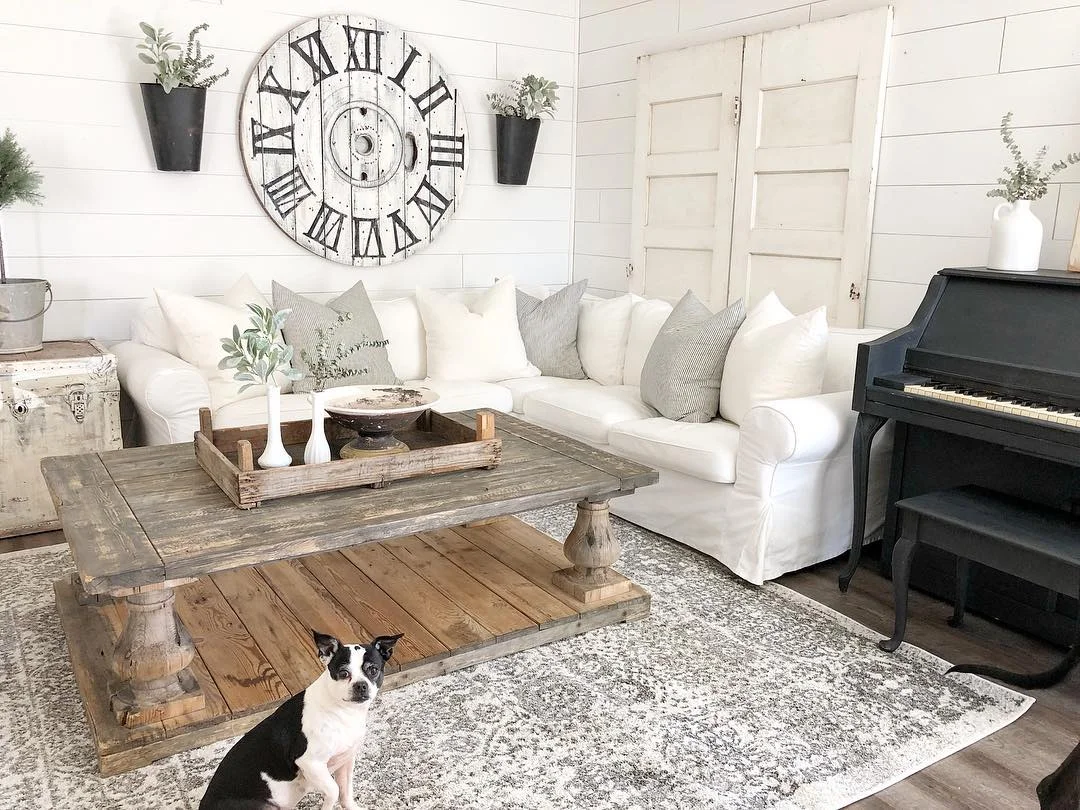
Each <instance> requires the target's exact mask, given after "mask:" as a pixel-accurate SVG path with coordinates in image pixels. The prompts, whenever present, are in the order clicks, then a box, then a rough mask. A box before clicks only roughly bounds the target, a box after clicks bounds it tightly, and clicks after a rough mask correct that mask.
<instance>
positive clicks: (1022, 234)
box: [986, 200, 1043, 273]
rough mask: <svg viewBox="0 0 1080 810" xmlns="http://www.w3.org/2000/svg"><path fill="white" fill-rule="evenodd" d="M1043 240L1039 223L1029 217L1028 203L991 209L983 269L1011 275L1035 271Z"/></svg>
mask: <svg viewBox="0 0 1080 810" xmlns="http://www.w3.org/2000/svg"><path fill="white" fill-rule="evenodd" d="M1042 237H1043V226H1042V222H1040V221H1039V218H1038V217H1037V216H1035V215H1034V214H1033V213H1031V200H1017V201H1016V202H1011V203H1010V202H1003V203H1002V204H1001V205H999V206H998V207H997V208H995V209H994V221H993V223H992V224H991V226H990V257H989V258H988V259H987V261H986V266H987V267H989V268H991V269H992V270H1011V271H1012V272H1014V273H1031V272H1034V271H1035V270H1038V269H1039V253H1040V252H1041V251H1042Z"/></svg>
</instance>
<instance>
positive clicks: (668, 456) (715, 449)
mask: <svg viewBox="0 0 1080 810" xmlns="http://www.w3.org/2000/svg"><path fill="white" fill-rule="evenodd" d="M608 444H610V445H611V449H612V451H613V452H616V453H619V454H620V455H624V456H626V457H627V458H629V459H633V460H634V461H640V462H641V463H642V464H655V465H657V466H659V467H666V468H667V469H669V470H675V471H676V472H681V473H685V474H686V475H692V476H694V477H695V478H700V479H702V480H704V481H714V482H716V483H718V484H731V483H733V482H734V481H735V458H736V456H737V454H738V450H739V426H738V425H733V424H732V423H731V422H725V421H723V420H722V419H714V420H713V421H711V422H675V421H672V420H671V419H665V418H664V417H659V418H657V419H639V420H637V421H634V422H622V423H620V424H618V425H615V426H614V427H612V428H611V431H610V432H609V433H608Z"/></svg>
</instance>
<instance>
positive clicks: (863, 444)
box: [840, 413, 889, 592]
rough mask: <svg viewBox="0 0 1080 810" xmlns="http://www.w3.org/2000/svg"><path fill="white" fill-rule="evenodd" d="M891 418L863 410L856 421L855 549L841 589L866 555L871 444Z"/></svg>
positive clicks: (853, 448) (853, 460)
mask: <svg viewBox="0 0 1080 810" xmlns="http://www.w3.org/2000/svg"><path fill="white" fill-rule="evenodd" d="M887 421H889V420H888V419H886V418H885V417H884V416H875V415H874V414H870V413H860V414H859V420H858V421H857V422H856V423H855V437H854V439H853V440H852V443H851V474H852V484H853V489H854V498H853V508H854V510H855V514H854V520H853V521H852V525H851V553H850V554H849V555H848V562H847V566H846V567H845V568H844V571H843V573H841V574H840V590H841V592H843V591H846V590H847V589H848V585H849V584H850V583H851V578H852V577H853V576H855V570H856V569H857V568H858V567H859V557H860V556H862V547H863V540H864V539H865V535H866V489H867V479H868V478H869V476H870V447H871V446H872V444H873V442H874V435H875V434H876V433H877V432H878V431H879V430H881V426H882V425H884V424H885V423H886V422H887Z"/></svg>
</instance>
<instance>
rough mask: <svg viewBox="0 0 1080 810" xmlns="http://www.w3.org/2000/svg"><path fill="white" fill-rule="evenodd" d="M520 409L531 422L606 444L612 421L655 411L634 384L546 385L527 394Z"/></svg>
mask: <svg viewBox="0 0 1080 810" xmlns="http://www.w3.org/2000/svg"><path fill="white" fill-rule="evenodd" d="M523 412H524V414H525V418H526V419H528V420H529V421H530V422H535V423H536V424H538V425H542V426H543V427H546V428H551V429H552V430H557V431H558V432H560V433H565V434H566V435H568V436H573V437H574V438H575V439H581V440H583V441H586V442H591V443H592V444H607V440H608V431H609V430H610V429H611V427H612V425H617V424H619V423H620V422H627V421H630V420H632V419H650V418H652V417H654V416H656V415H657V413H656V411H654V410H653V409H652V408H650V407H649V406H648V405H646V404H645V403H644V402H642V401H641V397H640V396H639V395H638V389H637V386H635V385H605V386H601V387H599V388H594V387H585V386H580V387H579V386H572V387H557V388H547V389H544V390H542V391H537V392H535V393H532V394H529V395H528V396H526V397H525V407H524V411H523Z"/></svg>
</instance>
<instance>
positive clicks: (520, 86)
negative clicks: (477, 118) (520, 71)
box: [487, 73, 559, 118]
mask: <svg viewBox="0 0 1080 810" xmlns="http://www.w3.org/2000/svg"><path fill="white" fill-rule="evenodd" d="M558 91H559V85H558V83H557V82H553V81H550V80H549V79H545V78H544V77H543V76H534V75H533V74H532V73H530V74H529V75H528V76H523V77H522V78H520V79H514V80H513V81H512V82H510V83H509V84H507V86H506V87H505V88H504V89H502V90H500V91H499V92H497V93H488V94H487V100H488V103H489V104H490V105H491V109H492V111H493V112H494V113H495V114H496V115H508V116H512V117H515V118H540V117H541V116H544V115H547V116H550V117H552V118H554V117H555V110H557V109H558V107H559V96H558V95H557V93H558Z"/></svg>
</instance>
